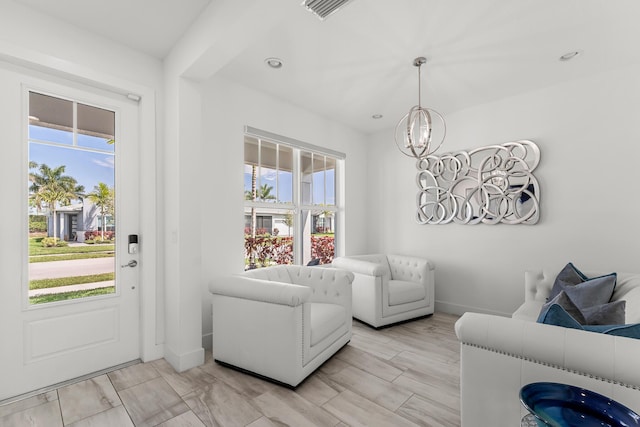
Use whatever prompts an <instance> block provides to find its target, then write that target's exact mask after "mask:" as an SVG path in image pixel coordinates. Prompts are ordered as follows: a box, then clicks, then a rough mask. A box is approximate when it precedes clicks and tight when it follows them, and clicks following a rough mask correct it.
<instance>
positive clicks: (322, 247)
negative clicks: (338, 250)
mask: <svg viewBox="0 0 640 427" xmlns="http://www.w3.org/2000/svg"><path fill="white" fill-rule="evenodd" d="M334 254H335V245H334V238H333V236H320V237H316V236H311V258H318V259H319V260H320V264H330V263H331V261H333V255H334Z"/></svg>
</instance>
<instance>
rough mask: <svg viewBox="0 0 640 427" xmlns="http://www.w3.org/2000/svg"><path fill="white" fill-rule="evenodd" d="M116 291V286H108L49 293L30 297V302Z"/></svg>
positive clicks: (60, 299) (59, 299) (74, 297)
mask: <svg viewBox="0 0 640 427" xmlns="http://www.w3.org/2000/svg"><path fill="white" fill-rule="evenodd" d="M115 291H116V289H115V287H114V286H107V287H106V288H98V289H90V290H87V291H73V292H63V293H61V294H48V295H39V296H35V297H29V302H30V303H31V304H44V303H47V302H56V301H64V300H68V299H76V298H84V297H91V296H95V295H106V294H112V293H114V292H115Z"/></svg>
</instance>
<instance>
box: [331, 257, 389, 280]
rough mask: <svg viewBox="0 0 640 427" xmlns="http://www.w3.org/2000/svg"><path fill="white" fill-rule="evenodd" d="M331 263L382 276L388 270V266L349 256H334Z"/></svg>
mask: <svg viewBox="0 0 640 427" xmlns="http://www.w3.org/2000/svg"><path fill="white" fill-rule="evenodd" d="M331 265H333V266H334V267H336V268H342V269H344V270H347V271H351V272H353V273H358V274H365V275H367V276H383V275H384V274H385V273H386V272H387V271H388V267H387V266H385V265H383V264H380V263H376V262H374V261H365V260H362V259H357V258H351V257H338V258H335V259H334V260H333V262H332V263H331Z"/></svg>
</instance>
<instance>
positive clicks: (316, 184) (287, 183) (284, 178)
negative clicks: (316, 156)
mask: <svg viewBox="0 0 640 427" xmlns="http://www.w3.org/2000/svg"><path fill="white" fill-rule="evenodd" d="M334 175H335V173H334V170H333V169H329V170H327V173H326V180H327V194H326V204H327V205H333V204H335V191H334V190H333V189H334V188H335V176H334ZM292 177H293V175H292V173H291V172H285V171H280V174H279V177H278V179H277V180H276V171H275V170H273V169H267V168H262V174H261V176H260V177H259V179H258V186H259V187H260V186H262V185H264V184H267V185H268V186H270V187H273V190H271V194H273V195H274V196H275V195H276V194H278V195H279V200H278V201H279V202H281V203H291V202H292V201H293V197H292V192H293V190H292V188H293V185H292V179H293V178H292ZM324 179H325V177H324V174H323V172H322V171H319V172H316V173H314V174H313V202H314V204H323V203H324V202H323V201H324V200H325V199H324V197H325V195H324ZM276 188H277V189H278V191H277V192H276ZM244 189H245V191H251V166H248V165H245V167H244Z"/></svg>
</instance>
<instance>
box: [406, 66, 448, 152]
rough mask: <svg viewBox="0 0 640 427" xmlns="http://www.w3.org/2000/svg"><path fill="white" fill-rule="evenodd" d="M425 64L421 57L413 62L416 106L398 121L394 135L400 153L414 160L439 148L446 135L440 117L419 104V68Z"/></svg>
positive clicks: (445, 128)
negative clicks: (416, 84)
mask: <svg viewBox="0 0 640 427" xmlns="http://www.w3.org/2000/svg"><path fill="white" fill-rule="evenodd" d="M426 62H427V58H425V57H423V56H420V57H418V58H416V59H414V60H413V65H414V66H416V67H418V105H415V106H413V107H412V108H411V109H410V110H409V112H408V113H407V114H405V115H404V117H402V119H400V121H399V122H398V125H397V126H396V133H395V138H396V145H397V146H398V148H399V149H400V151H401V152H402V153H403V154H405V155H407V156H410V157H415V158H416V159H424V158H425V157H427V156H428V155H430V154H432V153H433V152H435V151H436V150H437V149H438V148H440V146H441V145H442V142H443V141H444V137H445V135H446V133H447V126H446V124H445V122H444V118H443V117H442V115H441V114H440V113H438V112H437V111H436V110H433V109H431V108H426V107H423V106H422V103H421V89H422V87H421V82H420V67H422V65H424V64H425V63H426Z"/></svg>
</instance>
